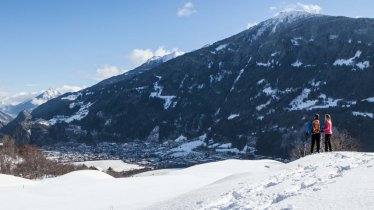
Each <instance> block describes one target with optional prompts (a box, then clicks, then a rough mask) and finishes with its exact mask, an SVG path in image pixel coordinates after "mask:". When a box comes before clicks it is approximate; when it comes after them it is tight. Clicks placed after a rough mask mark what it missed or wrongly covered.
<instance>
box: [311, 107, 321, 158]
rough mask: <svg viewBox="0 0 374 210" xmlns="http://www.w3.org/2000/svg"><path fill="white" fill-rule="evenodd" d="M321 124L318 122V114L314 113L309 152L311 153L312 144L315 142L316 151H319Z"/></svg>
mask: <svg viewBox="0 0 374 210" xmlns="http://www.w3.org/2000/svg"><path fill="white" fill-rule="evenodd" d="M320 132H321V125H320V123H319V114H315V115H314V120H313V121H312V146H311V149H310V153H313V150H314V145H315V144H317V152H318V153H319V149H320V145H321V133H320Z"/></svg>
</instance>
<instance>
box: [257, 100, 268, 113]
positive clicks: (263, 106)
mask: <svg viewBox="0 0 374 210" xmlns="http://www.w3.org/2000/svg"><path fill="white" fill-rule="evenodd" d="M270 103H271V100H268V101H267V102H266V103H264V104H261V105H258V106H256V110H257V111H261V110H262V109H264V108H265V107H267V106H268V105H270Z"/></svg>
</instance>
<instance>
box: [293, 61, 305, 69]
mask: <svg viewBox="0 0 374 210" xmlns="http://www.w3.org/2000/svg"><path fill="white" fill-rule="evenodd" d="M302 65H303V63H302V62H301V61H300V60H296V61H295V62H294V63H292V64H291V66H293V67H296V68H299V67H300V66H302Z"/></svg>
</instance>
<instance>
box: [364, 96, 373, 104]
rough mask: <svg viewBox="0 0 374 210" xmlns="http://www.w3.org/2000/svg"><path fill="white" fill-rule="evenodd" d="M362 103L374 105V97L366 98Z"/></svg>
mask: <svg viewBox="0 0 374 210" xmlns="http://www.w3.org/2000/svg"><path fill="white" fill-rule="evenodd" d="M364 101H367V102H370V103H374V97H370V98H367V99H365V100H364Z"/></svg>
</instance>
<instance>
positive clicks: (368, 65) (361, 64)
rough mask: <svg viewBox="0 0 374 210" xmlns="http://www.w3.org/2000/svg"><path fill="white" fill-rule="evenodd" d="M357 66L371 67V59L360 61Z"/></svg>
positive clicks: (360, 67) (362, 67)
mask: <svg viewBox="0 0 374 210" xmlns="http://www.w3.org/2000/svg"><path fill="white" fill-rule="evenodd" d="M356 66H357V67H358V68H359V69H361V70H363V69H367V68H369V67H370V62H369V61H364V62H359V63H357V64H356Z"/></svg>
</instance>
